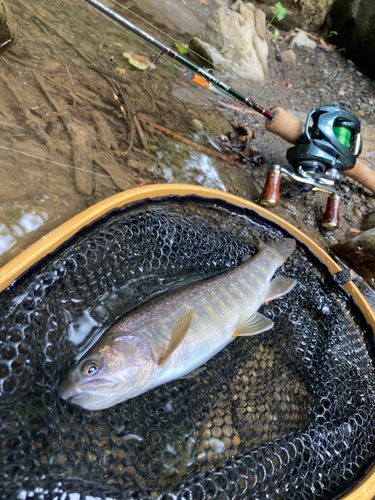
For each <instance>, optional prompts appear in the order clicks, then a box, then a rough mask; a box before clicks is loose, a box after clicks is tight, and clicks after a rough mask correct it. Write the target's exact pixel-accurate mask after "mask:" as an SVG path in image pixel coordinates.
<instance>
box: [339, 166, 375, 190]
mask: <svg viewBox="0 0 375 500" xmlns="http://www.w3.org/2000/svg"><path fill="white" fill-rule="evenodd" d="M343 173H344V174H345V175H347V176H348V177H350V178H351V179H354V180H355V181H358V182H360V183H361V184H362V185H363V186H364V187H365V188H367V189H369V190H370V191H371V192H372V193H373V194H375V172H374V170H371V168H368V167H367V166H366V165H364V164H363V163H362V162H361V161H360V160H357V161H356V162H355V165H354V167H353V168H351V169H350V170H344V172H343Z"/></svg>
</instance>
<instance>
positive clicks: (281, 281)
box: [263, 276, 297, 303]
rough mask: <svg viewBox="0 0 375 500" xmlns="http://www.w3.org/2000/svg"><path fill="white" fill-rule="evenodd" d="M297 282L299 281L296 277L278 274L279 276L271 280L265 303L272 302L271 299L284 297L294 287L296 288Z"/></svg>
mask: <svg viewBox="0 0 375 500" xmlns="http://www.w3.org/2000/svg"><path fill="white" fill-rule="evenodd" d="M296 283H297V281H296V280H294V279H290V278H283V277H282V276H278V277H277V278H275V279H274V280H272V281H271V283H270V286H269V287H268V290H267V293H266V296H265V298H264V301H263V303H265V302H271V300H275V299H278V298H279V297H282V296H283V295H285V294H286V293H288V292H290V291H291V290H292V288H294V286H295V285H296Z"/></svg>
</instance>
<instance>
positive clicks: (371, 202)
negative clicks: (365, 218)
mask: <svg viewBox="0 0 375 500" xmlns="http://www.w3.org/2000/svg"><path fill="white" fill-rule="evenodd" d="M366 201H367V203H368V204H369V206H370V207H371V208H375V198H373V197H372V196H369V197H368V198H367V200H366Z"/></svg>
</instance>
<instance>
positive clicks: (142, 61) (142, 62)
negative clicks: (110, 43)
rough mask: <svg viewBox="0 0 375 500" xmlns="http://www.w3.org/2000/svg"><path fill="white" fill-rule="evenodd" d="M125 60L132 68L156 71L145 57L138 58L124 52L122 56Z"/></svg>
mask: <svg viewBox="0 0 375 500" xmlns="http://www.w3.org/2000/svg"><path fill="white" fill-rule="evenodd" d="M122 55H123V56H124V57H125V58H126V59H128V61H129V63H130V64H131V65H132V66H135V67H136V68H138V69H140V70H142V71H143V70H145V69H147V68H148V69H156V66H155V64H152V62H151V61H149V60H148V59H146V58H145V57H142V56H139V55H137V54H133V53H132V52H124V53H123V54H122Z"/></svg>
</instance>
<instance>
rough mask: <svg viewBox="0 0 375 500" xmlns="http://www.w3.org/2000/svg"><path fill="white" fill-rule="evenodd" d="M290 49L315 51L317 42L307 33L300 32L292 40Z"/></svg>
mask: <svg viewBox="0 0 375 500" xmlns="http://www.w3.org/2000/svg"><path fill="white" fill-rule="evenodd" d="M289 47H290V48H291V49H292V48H293V47H299V48H301V49H310V50H315V49H316V47H317V44H316V42H314V40H312V39H311V38H309V37H308V36H307V35H306V33H304V32H303V31H299V32H298V33H297V34H296V35H295V36H294V37H293V38H292V40H291V42H290V44H289Z"/></svg>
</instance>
